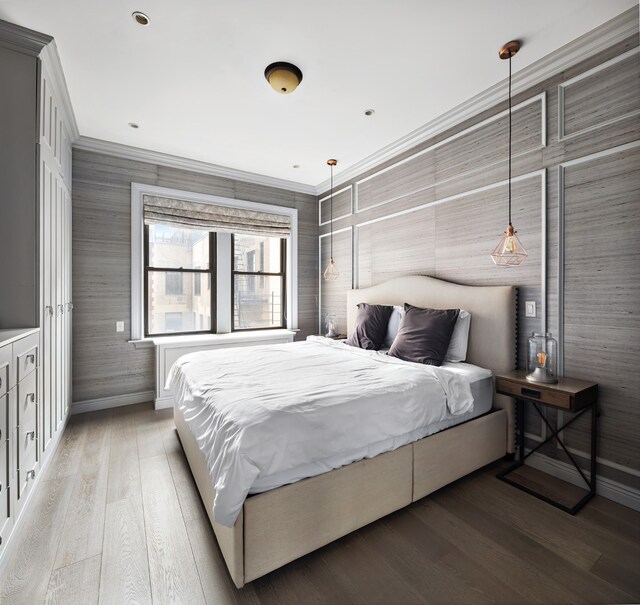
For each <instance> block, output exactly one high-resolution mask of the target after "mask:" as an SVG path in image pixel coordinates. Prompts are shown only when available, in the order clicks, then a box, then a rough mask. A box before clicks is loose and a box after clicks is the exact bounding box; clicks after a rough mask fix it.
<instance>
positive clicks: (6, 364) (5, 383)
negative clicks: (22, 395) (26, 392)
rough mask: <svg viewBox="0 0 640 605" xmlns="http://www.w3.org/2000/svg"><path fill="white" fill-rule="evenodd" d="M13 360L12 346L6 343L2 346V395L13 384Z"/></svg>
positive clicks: (0, 355) (0, 364)
mask: <svg viewBox="0 0 640 605" xmlns="http://www.w3.org/2000/svg"><path fill="white" fill-rule="evenodd" d="M12 360H13V348H12V346H11V345H5V346H4V347H0V397H2V396H3V395H4V394H5V393H6V392H7V391H8V390H9V389H10V388H11V387H12V386H13V385H12V384H11V361H12Z"/></svg>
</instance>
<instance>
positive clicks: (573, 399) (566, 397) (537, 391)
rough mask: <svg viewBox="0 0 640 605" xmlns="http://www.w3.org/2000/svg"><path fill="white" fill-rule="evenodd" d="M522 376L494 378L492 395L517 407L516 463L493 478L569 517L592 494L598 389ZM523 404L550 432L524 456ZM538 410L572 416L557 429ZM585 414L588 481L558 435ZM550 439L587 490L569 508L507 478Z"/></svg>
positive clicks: (512, 374)
mask: <svg viewBox="0 0 640 605" xmlns="http://www.w3.org/2000/svg"><path fill="white" fill-rule="evenodd" d="M525 376H526V372H525V371H524V370H518V371H515V372H509V373H508V374H501V375H498V376H496V393H500V394H501V395H507V396H509V397H514V398H515V399H516V401H517V405H518V415H517V422H518V460H517V462H516V463H515V464H514V465H512V466H510V467H509V468H507V469H506V470H504V471H502V472H500V473H498V475H497V477H498V478H499V479H502V481H505V482H506V483H509V484H510V485H513V486H514V487H517V488H518V489H521V490H523V491H525V492H527V493H528V494H531V495H532V496H535V497H536V498H540V500H544V501H545V502H547V503H548V504H552V505H553V506H556V507H558V508H560V509H562V510H563V511H565V512H567V513H569V514H571V515H575V514H576V513H577V512H578V511H579V510H580V509H581V508H582V507H583V506H584V505H585V504H586V503H587V502H588V501H589V500H590V499H591V498H592V497H593V496H594V495H595V493H596V452H597V421H598V385H597V384H596V383H595V382H587V381H584V380H575V379H573V378H566V377H565V378H560V379H559V380H558V382H557V383H556V384H542V383H537V382H530V381H529V380H527V379H526V378H525ZM525 402H529V403H531V404H532V406H533V408H534V409H535V410H536V412H537V413H538V415H539V416H540V418H542V421H543V422H544V423H545V425H546V426H547V428H548V429H549V431H550V432H551V435H550V436H549V437H547V438H546V439H545V440H544V441H542V442H541V443H539V444H538V445H536V447H534V448H533V449H532V450H531V451H529V452H526V453H525V445H524V429H525V410H526V406H525ZM541 406H547V407H551V408H556V409H558V410H562V411H563V412H570V413H572V414H573V415H572V417H571V418H570V419H569V420H568V421H567V422H565V423H564V424H563V425H562V426H561V427H560V428H554V427H552V426H551V424H550V423H549V421H548V420H547V418H546V416H545V415H544V414H543V413H542V409H541ZM587 411H590V412H591V460H590V462H591V475H590V477H589V478H588V479H587V477H586V475H585V474H584V472H583V471H582V469H581V468H580V466H579V465H578V463H577V462H576V459H575V457H574V456H573V454H572V453H571V452H570V451H569V450H568V449H567V447H566V445H565V444H564V442H563V440H562V437H561V435H562V431H564V430H565V429H566V428H567V427H568V426H569V425H571V424H573V423H574V422H575V421H576V420H577V419H578V418H580V416H582V415H583V414H585V413H586V412H587ZM552 439H555V440H556V441H557V442H558V444H559V445H560V446H561V447H562V449H563V450H564V452H565V454H567V456H568V457H569V460H571V463H572V464H573V466H574V467H575V468H576V470H577V471H578V473H580V476H581V477H582V479H583V480H584V482H585V484H586V486H587V489H588V490H589V491H588V492H587V493H586V494H585V495H584V496H583V497H582V498H581V499H580V500H579V501H578V502H577V503H576V504H574V505H573V506H572V507H568V506H565V505H564V504H562V503H560V502H557V501H556V500H553V499H552V498H549V497H548V496H545V495H544V494H540V493H539V492H536V491H535V490H533V489H531V488H529V487H527V486H525V485H521V484H520V483H517V482H516V481H514V480H513V479H510V478H509V477H508V475H509V474H510V473H511V472H512V471H514V470H515V469H517V468H519V467H521V466H522V465H523V464H524V461H525V460H526V459H527V458H528V457H529V456H531V454H533V453H534V452H536V451H538V450H539V449H540V448H541V447H542V446H543V445H545V444H546V443H548V442H549V441H551V440H552Z"/></svg>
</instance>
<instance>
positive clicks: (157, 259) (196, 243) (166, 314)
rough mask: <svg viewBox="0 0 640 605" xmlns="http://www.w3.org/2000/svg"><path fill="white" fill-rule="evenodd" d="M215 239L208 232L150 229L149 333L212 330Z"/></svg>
mask: <svg viewBox="0 0 640 605" xmlns="http://www.w3.org/2000/svg"><path fill="white" fill-rule="evenodd" d="M212 239H213V238H212V236H211V234H210V233H209V232H208V231H198V230H195V229H182V228H176V227H171V226H168V225H149V226H148V227H147V259H148V260H147V334H171V333H176V332H178V333H179V332H210V331H211V325H212V324H211V317H212V311H213V309H212V300H211V271H212V270H213V269H212V267H210V264H211V263H210V246H212V245H213V244H212ZM203 274H204V275H203Z"/></svg>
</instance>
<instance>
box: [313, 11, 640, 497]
mask: <svg viewBox="0 0 640 605" xmlns="http://www.w3.org/2000/svg"><path fill="white" fill-rule="evenodd" d="M629 18H630V19H634V20H635V22H636V23H637V19H638V13H637V11H635V12H634V11H631V12H630V13H629ZM637 45H638V36H637V34H636V35H635V36H633V37H632V38H630V39H629V40H628V41H627V42H626V43H622V44H619V45H618V46H616V47H615V48H611V49H609V50H607V51H604V52H602V53H601V54H599V55H598V56H596V57H592V58H591V59H589V60H586V61H584V62H582V63H580V64H577V65H575V66H573V67H572V68H571V69H567V70H566V71H565V72H564V73H562V74H559V75H557V76H556V77H553V78H550V79H549V80H547V81H546V82H544V83H542V84H541V85H538V86H536V87H535V88H533V89H530V90H527V91H526V92H524V93H522V94H519V95H517V97H515V99H514V102H515V103H516V104H521V103H523V102H526V101H527V100H531V99H534V97H536V96H537V95H541V93H544V94H543V95H542V96H540V97H539V98H537V99H536V100H534V101H532V102H531V103H529V104H526V105H522V106H520V107H516V108H515V113H514V116H513V118H514V156H515V157H514V163H513V166H514V175H515V182H514V188H513V223H514V226H515V227H516V229H517V230H518V231H519V235H520V237H521V240H522V242H523V243H524V245H525V247H526V248H527V250H528V252H529V258H528V259H527V260H526V262H525V263H524V264H523V265H521V266H520V267H518V268H508V269H504V268H497V267H495V266H494V265H493V263H492V261H491V259H490V257H489V253H490V252H491V251H492V250H493V248H494V247H495V246H496V245H497V243H498V240H499V239H500V237H501V235H502V232H503V230H504V228H505V227H506V223H507V195H506V194H507V192H506V187H505V186H504V185H503V184H502V185H501V184H499V183H500V181H503V180H504V179H505V178H506V175H507V166H506V161H505V158H506V157H507V122H506V119H505V118H500V119H497V120H491V118H492V116H495V115H496V114H498V113H500V112H501V111H503V110H504V109H505V108H506V102H505V103H501V104H500V105H499V106H496V107H494V108H493V109H491V110H488V111H485V112H483V113H482V114H481V115H479V116H477V117H476V118H473V119H471V120H468V121H466V122H465V123H462V124H459V125H458V126H456V127H455V128H452V129H451V130H449V131H448V132H445V133H442V134H441V135H438V136H437V137H435V138H434V139H432V140H429V141H426V142H424V143H422V144H421V145H420V146H418V147H416V148H414V149H412V150H410V151H408V152H406V153H403V154H402V155H400V156H398V157H397V158H394V159H393V160H391V161H389V162H386V163H385V164H383V165H381V166H379V167H377V168H375V169H373V170H371V171H369V172H366V173H363V174H362V175H360V176H358V177H356V178H354V179H352V180H351V181H349V182H347V183H344V184H341V185H339V186H337V187H336V189H337V190H341V189H342V188H344V187H345V186H347V187H349V189H347V191H344V192H342V193H340V194H339V195H338V196H336V199H335V200H334V216H337V217H341V216H342V218H337V219H334V229H335V230H336V233H335V235H334V259H335V261H336V263H337V264H338V267H339V269H340V272H341V276H340V279H339V280H338V281H337V282H323V283H322V285H321V303H320V316H321V317H323V316H324V315H325V314H326V313H335V314H337V316H338V321H339V322H340V324H341V327H342V329H343V330H344V328H345V327H346V296H345V292H346V290H347V289H348V288H351V287H352V285H353V287H365V286H368V285H371V284H375V283H378V282H381V281H384V280H386V279H388V278H390V277H392V276H394V275H402V274H426V275H432V276H435V277H438V278H442V279H445V280H450V281H455V282H458V283H463V284H473V285H487V284H510V285H511V284H512V285H516V286H518V287H519V288H520V312H519V328H520V340H519V356H520V359H521V360H524V359H525V355H526V338H527V336H528V335H529V334H530V333H531V332H532V331H534V330H540V329H544V328H545V324H546V329H547V330H550V331H551V332H552V333H553V334H554V335H555V336H558V334H559V339H560V341H561V344H562V345H563V347H564V366H565V374H566V375H568V376H573V377H576V378H583V379H588V380H595V381H597V382H598V383H599V385H600V393H601V395H600V403H601V411H602V416H601V418H600V432H599V436H600V451H599V458H600V465H599V467H598V473H599V474H601V475H602V476H604V477H607V478H610V479H613V480H615V481H618V482H621V483H623V484H625V485H627V486H630V487H635V488H640V479H639V477H638V475H639V472H640V440H638V435H639V434H640V399H639V397H640V372H639V371H638V369H639V368H640V345H639V344H638V343H639V342H640V246H639V245H638V233H639V232H640V202H639V200H640V146H639V145H640V119H639V115H638V112H639V111H640V78H639V74H640V59H639V55H638V53H637V52H635V53H632V54H631V55H630V56H629V57H628V58H626V59H624V60H616V59H617V58H619V57H620V55H621V54H622V53H624V52H626V51H629V50H630V49H633V48H636V50H637ZM607 61H612V62H611V63H610V64H608V65H606V66H605V67H604V68H603V69H601V70H599V71H596V72H595V73H594V74H592V75H591V76H589V77H585V78H583V79H578V80H576V81H574V82H570V83H568V84H567V85H566V86H562V87H560V85H561V84H563V83H566V82H567V81H568V80H570V79H572V78H574V77H575V76H577V75H579V74H583V73H585V72H587V71H588V70H590V69H593V68H596V67H598V66H601V65H604V64H605V63H606V62H607ZM560 88H562V90H563V91H564V105H563V110H564V116H563V117H562V120H561V121H562V124H563V130H564V134H563V135H562V134H561V133H560V132H559V126H558V124H559V90H560ZM543 108H544V109H545V110H546V113H545V112H543V111H542V109H543ZM545 116H546V119H545ZM486 120H488V121H486ZM485 121H486V122H485ZM545 127H546V137H545V136H544V132H545V131H544V128H545ZM545 138H546V140H545ZM594 154H595V155H594ZM560 173H562V178H560V177H559V174H560ZM321 197H322V196H321ZM343 215H346V216H343ZM321 216H322V221H323V222H325V221H327V222H328V204H325V203H321ZM328 232H329V224H326V225H323V226H321V227H320V234H321V236H320V251H321V253H320V266H321V268H322V267H324V266H325V264H326V262H327V260H328V254H329V251H328V250H329V238H328V237H327V234H328ZM545 255H546V260H545ZM563 274H564V281H562V280H561V277H562V275H563ZM563 286H564V287H563ZM525 300H534V301H536V303H537V307H538V317H536V318H533V319H531V318H525V317H524V301H525ZM489 346H490V345H489ZM549 416H550V419H551V422H552V423H554V422H556V418H555V415H554V414H552V413H551V414H550V415H549ZM576 424H577V426H576V427H575V428H573V429H571V430H568V431H566V440H567V443H568V444H570V446H571V447H573V448H574V449H575V450H576V451H577V452H585V451H588V422H586V421H585V422H582V419H581V420H580V421H579V422H578V423H576ZM527 430H528V432H529V433H530V434H531V439H532V443H533V441H534V440H535V439H536V438H537V436H539V435H541V434H542V433H543V430H542V427H541V426H540V423H539V422H530V423H529V426H528V428H527ZM545 453H546V454H547V455H548V456H551V457H559V456H558V450H557V446H555V445H554V446H552V447H548V448H547V449H546V452H545ZM581 460H582V458H581Z"/></svg>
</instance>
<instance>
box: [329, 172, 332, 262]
mask: <svg viewBox="0 0 640 605" xmlns="http://www.w3.org/2000/svg"><path fill="white" fill-rule="evenodd" d="M330 196H331V197H330V198H329V220H330V221H331V232H330V234H329V258H330V259H331V260H333V164H331V194H330Z"/></svg>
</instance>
